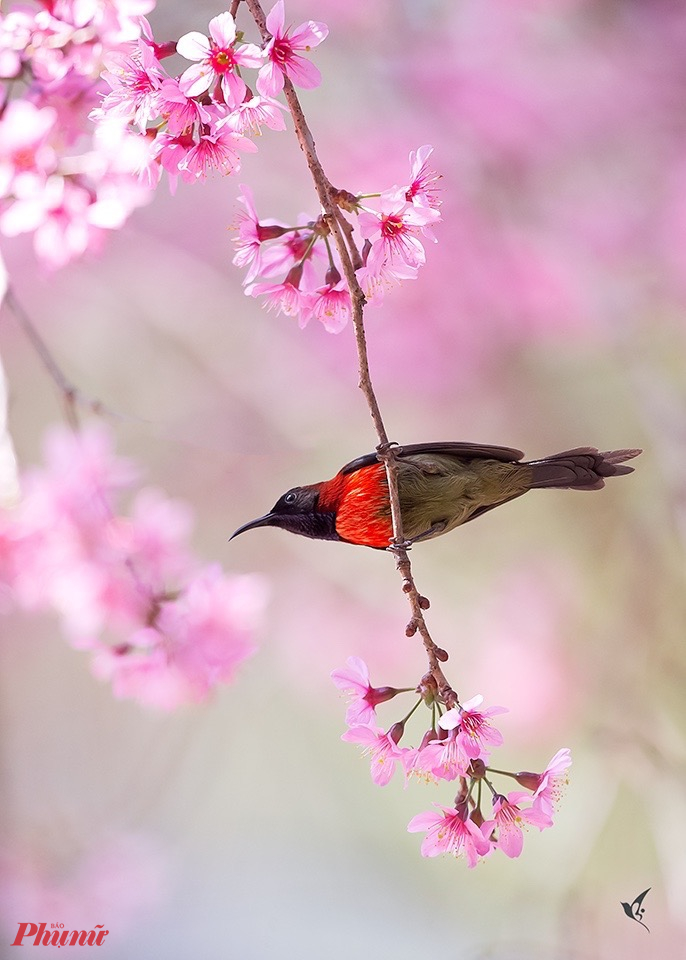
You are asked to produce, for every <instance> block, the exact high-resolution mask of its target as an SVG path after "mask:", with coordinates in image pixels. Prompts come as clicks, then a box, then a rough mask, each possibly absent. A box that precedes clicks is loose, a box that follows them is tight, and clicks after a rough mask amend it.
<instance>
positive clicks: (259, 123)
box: [221, 95, 286, 137]
mask: <svg viewBox="0 0 686 960" xmlns="http://www.w3.org/2000/svg"><path fill="white" fill-rule="evenodd" d="M285 111H286V107H285V106H284V105H283V104H282V103H279V101H278V100H274V99H273V98H272V97H261V96H259V95H258V96H255V97H250V99H246V100H244V101H243V103H241V104H239V105H238V106H237V107H236V108H235V109H234V110H232V111H231V113H230V114H229V116H228V117H227V119H226V120H225V121H221V122H222V123H228V124H229V126H230V127H232V129H234V130H237V131H238V132H239V133H249V134H252V136H254V137H256V136H258V135H259V134H260V133H261V132H262V130H261V128H262V127H263V126H265V127H269V129H270V130H285V129H286V121H285V120H284V118H283V115H284V112H285Z"/></svg>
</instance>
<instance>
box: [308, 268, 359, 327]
mask: <svg viewBox="0 0 686 960" xmlns="http://www.w3.org/2000/svg"><path fill="white" fill-rule="evenodd" d="M310 310H311V311H312V316H313V317H314V318H315V320H319V321H320V323H322V324H323V325H324V329H325V330H328V332H329V333H340V332H341V330H343V328H344V327H345V326H346V324H347V323H348V321H349V320H350V316H351V313H352V304H351V301H350V293H349V291H348V288H347V287H346V286H345V283H344V282H343V281H342V280H339V282H338V283H336V284H327V285H326V286H325V287H319V289H318V290H317V291H316V292H315V293H314V294H313V295H312V299H311V301H310Z"/></svg>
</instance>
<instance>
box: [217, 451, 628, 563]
mask: <svg viewBox="0 0 686 960" xmlns="http://www.w3.org/2000/svg"><path fill="white" fill-rule="evenodd" d="M641 452H642V451H641V450H638V449H630V450H608V451H606V452H604V453H601V452H599V451H598V450H597V449H596V448H595V447H577V448H575V449H574V450H565V451H563V452H562V453H556V454H554V455H553V456H550V457H544V458H543V459H541V460H529V461H524V460H523V457H524V454H523V453H522V451H521V450H515V449H513V448H511V447H497V446H488V445H481V444H474V443H459V442H454V443H440V442H433V443H415V444H409V445H407V446H400V447H395V457H396V459H397V470H398V494H399V499H400V512H401V516H402V526H403V535H404V537H405V539H406V541H407V542H408V543H409V544H414V543H420V542H422V541H425V540H432V539H433V538H434V537H439V536H442V535H443V534H445V533H448V532H449V531H451V530H454V529H455V527H458V526H460V525H461V524H463V523H467V522H468V521H469V520H474V519H475V518H476V517H480V516H481V515H482V514H484V513H486V512H487V511H488V510H492V509H493V508H494V507H498V506H500V505H501V504H503V503H507V502H508V501H509V500H514V499H516V498H517V497H520V496H522V494H524V493H527V491H529V490H538V489H546V488H553V489H556V488H557V489H565V490H599V489H600V488H601V487H603V486H604V485H605V480H606V479H608V478H609V477H618V476H622V475H623V474H627V473H632V472H633V469H634V468H633V467H628V466H625V462H626V461H627V460H632V459H633V458H634V457H637V456H638V455H639V454H640V453H641ZM257 527H280V528H281V529H283V530H288V531H289V532H290V533H296V534H300V535H301V536H304V537H311V538H313V539H316V540H340V541H343V542H346V543H353V544H358V545H361V546H365V547H372V548H373V549H376V550H383V549H387V548H388V547H389V546H390V544H391V541H392V539H393V523H392V519H391V506H390V498H389V494H388V480H387V476H386V469H385V466H384V463H383V462H382V461H381V460H380V459H379V457H378V455H377V453H376V452H374V453H368V454H366V455H365V456H362V457H357V458H356V459H355V460H351V461H350V462H349V463H346V464H345V466H344V467H342V468H341V469H340V470H339V471H338V473H337V474H336V475H335V476H334V477H333V478H332V479H331V480H324V481H322V482H320V483H312V484H308V485H306V486H302V487H293V488H292V489H290V490H287V491H286V493H284V494H283V496H281V497H279V499H278V500H277V501H276V503H275V504H274V506H273V507H272V509H271V510H270V511H269V513H266V514H265V515H264V516H262V517H258V518H257V519H256V520H251V521H250V522H249V523H245V524H243V526H241V527H239V528H238V529H237V530H236V531H235V532H234V533H233V534H232V535H231V537H230V538H229V539H230V540H233V538H234V537H237V536H238V535H239V534H241V533H245V532H246V531H247V530H254V529H255V528H257Z"/></svg>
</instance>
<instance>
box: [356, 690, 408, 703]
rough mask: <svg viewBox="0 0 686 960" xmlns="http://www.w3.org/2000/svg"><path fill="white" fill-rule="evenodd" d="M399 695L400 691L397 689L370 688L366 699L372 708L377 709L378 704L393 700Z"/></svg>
mask: <svg viewBox="0 0 686 960" xmlns="http://www.w3.org/2000/svg"><path fill="white" fill-rule="evenodd" d="M399 693H400V690H398V689H397V688H396V687H370V688H369V692H368V693H367V694H366V696H365V698H364V699H365V700H366V701H367V703H368V704H369V705H370V706H372V707H375V706H376V705H377V703H385V702H386V701H387V700H392V699H393V697H395V696H397V695H398V694H399Z"/></svg>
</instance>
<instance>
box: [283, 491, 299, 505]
mask: <svg viewBox="0 0 686 960" xmlns="http://www.w3.org/2000/svg"><path fill="white" fill-rule="evenodd" d="M297 499H298V498H297V496H296V495H295V494H294V493H287V494H286V496H285V497H284V498H283V502H284V503H295V501H296V500H297Z"/></svg>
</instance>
